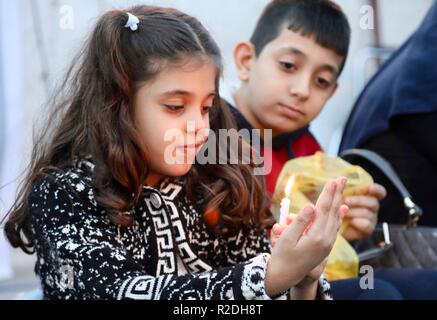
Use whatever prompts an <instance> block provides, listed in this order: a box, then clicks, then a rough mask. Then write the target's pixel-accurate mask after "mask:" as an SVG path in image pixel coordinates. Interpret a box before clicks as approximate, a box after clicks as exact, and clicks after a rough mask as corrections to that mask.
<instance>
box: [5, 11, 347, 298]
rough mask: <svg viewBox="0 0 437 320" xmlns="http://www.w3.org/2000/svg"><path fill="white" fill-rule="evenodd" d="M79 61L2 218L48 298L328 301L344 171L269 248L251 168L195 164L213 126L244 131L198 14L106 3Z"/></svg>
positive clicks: (216, 52)
mask: <svg viewBox="0 0 437 320" xmlns="http://www.w3.org/2000/svg"><path fill="white" fill-rule="evenodd" d="M80 58H81V60H80V63H79V62H76V63H74V64H73V66H72V68H71V69H70V71H69V72H68V73H67V78H66V80H65V82H64V88H69V90H68V91H67V92H66V94H67V95H66V98H65V99H64V100H63V101H61V102H60V103H58V104H57V108H56V111H55V113H54V114H53V116H52V118H51V119H50V120H49V124H52V126H53V123H56V122H55V121H54V120H53V119H56V117H58V116H59V117H60V119H61V121H60V123H59V125H58V126H57V127H56V128H54V129H53V130H54V131H53V132H52V131H50V126H47V129H46V132H45V134H44V135H43V137H42V138H41V140H40V142H39V143H37V144H36V145H35V148H34V151H33V152H34V153H33V157H32V159H33V162H32V164H31V169H30V173H29V175H28V177H27V178H26V180H25V182H24V185H23V189H22V190H21V191H22V192H20V193H19V194H20V196H19V197H18V199H17V200H16V202H15V204H14V206H13V207H12V209H11V214H10V216H9V218H8V221H7V222H6V225H5V232H6V235H7V237H8V239H9V241H10V242H11V244H12V245H13V246H14V247H20V248H22V249H23V250H24V251H26V252H28V253H32V252H33V251H36V253H37V262H36V267H35V271H36V273H37V274H38V276H39V277H40V278H41V284H42V287H43V292H44V297H45V298H56V299H123V298H130V299H188V298H194V299H269V298H286V297H290V293H291V294H292V295H293V297H295V298H315V297H316V292H317V293H318V297H321V298H324V297H327V293H328V289H329V285H328V284H327V283H326V282H325V281H323V278H322V277H320V276H321V270H322V269H323V262H324V260H325V258H326V257H327V255H328V254H329V252H330V250H331V248H332V246H333V243H334V241H335V237H336V232H337V230H338V228H339V226H340V224H341V220H342V217H343V215H344V214H345V211H347V207H340V200H341V193H342V190H343V186H344V182H345V181H344V180H345V179H338V180H337V181H332V182H330V183H328V184H327V186H326V187H325V190H324V191H323V193H322V195H321V196H320V198H319V201H318V203H317V205H316V206H315V207H314V206H313V207H311V206H309V207H307V208H306V209H305V210H303V211H302V212H301V213H300V214H299V216H298V217H297V219H296V220H295V222H293V224H291V226H290V227H288V228H286V229H285V230H284V231H283V232H282V234H281V236H279V237H277V239H276V240H275V241H276V245H275V248H274V250H273V252H272V253H271V254H270V249H271V248H270V243H269V240H268V239H267V237H266V232H265V228H266V227H271V225H272V218H271V216H270V215H269V212H268V210H267V209H266V203H265V202H264V197H263V192H262V185H261V183H260V181H258V180H257V179H256V178H255V176H254V175H253V174H252V170H253V167H254V165H253V164H249V165H246V164H245V165H243V164H238V165H227V164H220V165H218V164H217V165H211V164H206V165H202V166H201V165H198V164H194V165H192V162H193V161H192V160H193V157H194V156H195V155H196V153H197V152H198V151H199V149H200V147H201V146H202V144H203V143H204V142H205V139H206V136H207V135H206V134H205V132H208V130H209V129H210V130H212V131H213V132H218V130H219V129H228V128H233V127H234V125H233V123H232V121H231V119H232V115H231V114H230V113H229V110H227V109H226V108H222V107H221V106H220V104H219V96H218V94H217V93H218V80H219V77H220V74H221V58H220V53H219V49H218V48H217V45H216V44H215V42H214V41H213V40H212V39H211V37H210V35H209V34H208V32H207V31H206V30H205V29H204V27H203V26H202V25H201V24H200V23H199V22H198V21H197V20H196V19H194V18H192V17H190V16H188V15H186V14H183V13H181V12H179V11H176V10H174V9H163V8H157V7H150V6H136V7H133V8H130V9H129V10H127V11H121V10H115V11H110V12H108V13H106V14H104V15H103V16H102V18H101V19H100V20H99V21H98V23H97V25H96V27H95V29H94V32H93V33H92V36H91V38H90V39H89V40H88V43H87V45H86V47H85V50H84V51H83V52H82V54H81V57H80ZM75 67H77V69H75ZM174 129H176V130H178V132H181V133H182V134H181V135H179V136H178V137H177V138H176V139H175V140H174V141H172V142H171V143H170V142H169V141H167V139H165V137H166V135H167V133H168V132H169V130H174ZM187 141H191V142H187ZM168 155H171V156H173V155H179V156H180V155H182V156H183V158H184V159H185V160H186V161H182V162H176V163H175V162H171V161H168V160H169V159H168ZM170 162H171V163H170ZM242 191H243V192H242ZM310 223H312V225H311V228H310V229H309V231H308V232H307V233H305V235H303V236H301V235H302V234H303V233H304V230H305V229H306V227H307V226H308V225H309V224H310ZM319 278H320V279H321V280H320V281H319ZM318 284H322V285H321V286H320V285H318ZM290 289H292V290H290ZM317 289H319V290H317Z"/></svg>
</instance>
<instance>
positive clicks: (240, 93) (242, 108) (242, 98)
mask: <svg viewBox="0 0 437 320" xmlns="http://www.w3.org/2000/svg"><path fill="white" fill-rule="evenodd" d="M232 96H233V98H234V101H235V104H236V105H235V107H236V108H237V110H238V111H239V112H240V113H241V114H242V115H243V117H244V118H245V119H246V120H247V122H249V124H250V125H251V126H252V128H253V129H258V130H260V136H261V137H263V136H264V127H263V125H262V124H261V123H260V121H259V120H258V118H257V117H256V116H255V114H254V113H253V112H252V109H251V108H250V99H249V92H248V90H247V88H246V87H245V86H244V84H243V85H241V86H240V87H239V88H238V90H237V91H235V92H234V93H233V94H232Z"/></svg>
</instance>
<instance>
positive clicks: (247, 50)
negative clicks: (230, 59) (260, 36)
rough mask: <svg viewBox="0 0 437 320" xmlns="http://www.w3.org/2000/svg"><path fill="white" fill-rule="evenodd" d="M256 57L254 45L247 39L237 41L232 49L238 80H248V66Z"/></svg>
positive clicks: (250, 65) (249, 66)
mask: <svg viewBox="0 0 437 320" xmlns="http://www.w3.org/2000/svg"><path fill="white" fill-rule="evenodd" d="M255 59H256V52H255V47H254V46H253V44H252V43H251V42H249V41H241V42H239V43H237V45H236V46H235V49H234V62H235V66H236V68H237V74H238V78H239V79H240V81H248V80H249V77H250V68H251V67H252V63H253V62H254V61H255Z"/></svg>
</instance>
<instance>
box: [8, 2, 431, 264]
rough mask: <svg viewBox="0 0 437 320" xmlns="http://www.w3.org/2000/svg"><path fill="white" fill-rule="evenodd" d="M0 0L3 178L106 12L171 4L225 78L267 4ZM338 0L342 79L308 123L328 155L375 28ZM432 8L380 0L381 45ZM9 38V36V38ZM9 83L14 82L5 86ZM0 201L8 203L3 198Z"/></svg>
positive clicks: (356, 8)
mask: <svg viewBox="0 0 437 320" xmlns="http://www.w3.org/2000/svg"><path fill="white" fill-rule="evenodd" d="M0 1H1V4H2V7H1V12H0V14H1V18H2V21H1V29H0V33H1V35H2V37H0V39H1V38H3V45H2V47H1V50H2V52H3V60H5V59H7V61H3V62H2V63H3V64H4V65H5V66H9V67H8V68H6V70H3V79H6V81H8V82H9V84H10V85H9V88H10V89H11V88H12V89H11V90H12V91H13V92H14V97H15V99H16V100H15V101H14V102H12V104H11V103H10V104H9V112H10V113H9V116H10V117H13V118H14V120H9V119H10V118H7V119H8V120H7V121H8V124H7V125H6V127H7V128H8V130H9V133H8V134H9V136H8V137H9V138H8V139H9V140H10V141H8V143H9V146H11V145H12V146H16V149H15V151H14V152H15V153H14V155H13V156H11V157H7V159H6V161H7V163H6V164H4V166H3V169H2V170H3V172H8V174H9V176H11V175H14V174H16V173H17V172H19V171H20V170H21V169H23V168H24V165H25V164H26V163H27V161H28V157H29V154H30V150H31V143H32V128H33V124H34V123H36V121H37V120H38V119H39V118H41V115H43V114H44V111H43V108H42V107H43V106H44V103H45V101H46V99H47V98H48V95H49V94H50V91H51V89H52V88H53V86H54V85H55V84H56V81H57V79H59V78H60V77H61V76H62V74H63V72H64V71H65V69H66V68H67V66H68V65H69V62H70V59H71V58H72V56H73V55H74V53H76V52H77V50H78V49H79V48H80V46H81V44H82V42H83V40H84V37H85V36H86V35H87V33H88V32H89V31H90V29H91V28H92V26H93V23H94V22H95V21H96V18H97V17H98V15H99V14H100V13H102V12H103V11H105V10H107V9H110V8H114V7H126V6H129V5H131V4H136V3H147V4H155V5H162V6H171V7H176V8H178V9H180V10H182V11H185V12H187V13H190V14H192V15H194V16H196V17H197V18H199V19H200V21H202V22H203V24H204V25H205V26H206V27H207V28H208V29H209V30H210V32H211V33H212V35H213V36H214V37H215V39H216V40H217V42H218V44H219V45H220V47H221V49H222V53H223V56H224V59H225V78H226V80H235V79H236V76H235V70H234V67H233V62H232V50H233V47H234V45H235V43H236V42H237V41H238V40H241V39H248V38H249V36H250V34H251V31H252V29H253V28H254V25H255V21H256V19H257V17H258V16H259V14H260V13H261V10H262V8H263V7H264V6H265V4H266V3H268V0H239V1H235V0H151V1H121V0H118V1H116V0H112V1H111V0H69V1H61V0H19V1H7V0H0ZM336 2H337V3H339V4H340V5H341V7H342V8H343V9H344V11H345V13H346V15H347V16H348V18H349V21H350V24H351V27H352V43H351V48H350V56H349V58H348V62H347V64H346V67H345V70H344V72H343V75H342V76H341V78H340V88H339V90H338V92H337V94H336V95H335V96H334V98H333V99H332V100H331V101H330V102H329V103H328V105H327V106H326V108H325V110H324V111H323V112H322V114H321V115H320V117H319V118H318V119H317V120H316V121H315V122H314V124H313V126H312V129H313V132H314V133H315V135H316V137H317V138H318V139H319V140H320V142H321V144H322V146H323V147H324V148H325V149H326V150H328V151H329V152H330V153H334V152H335V151H336V149H335V143H331V141H332V137H333V135H335V132H337V135H339V134H340V132H341V130H339V128H340V129H341V128H342V126H343V124H344V122H345V120H346V118H347V115H348V113H349V111H350V108H351V107H352V105H353V102H354V99H355V94H356V93H355V92H354V80H353V79H354V70H353V66H354V62H355V61H356V59H357V58H358V57H359V52H360V51H361V50H362V49H363V48H366V47H368V46H371V45H373V30H364V29H362V28H360V19H361V18H362V16H363V15H362V13H360V8H362V6H363V5H366V4H368V3H367V1H366V0H338V1H336ZM431 3H432V0H417V1H408V0H380V1H379V8H380V10H381V19H380V27H381V40H382V44H383V45H386V46H392V47H397V46H399V45H400V44H401V43H402V42H403V41H404V40H405V39H406V38H407V37H408V36H409V35H410V34H411V33H412V31H413V30H414V29H415V28H416V27H417V26H418V25H419V23H420V21H421V19H422V17H423V16H424V14H425V13H426V11H427V10H428V8H429V7H430V5H431ZM7 4H8V6H7ZM65 10H67V11H68V10H72V11H71V12H72V13H73V16H72V17H73V20H72V22H73V28H72V29H68V28H67V29H65V28H61V27H60V24H62V23H63V20H62V19H63V18H65V15H66V12H67V11H65ZM64 22H65V21H64ZM11 33H12V34H15V36H13V37H11V36H10V34H11ZM8 35H9V36H8ZM5 39H6V40H5ZM10 79H13V80H14V81H16V82H10ZM11 81H12V80H11ZM0 83H1V82H0ZM3 83H4V82H3ZM0 110H1V109H0ZM11 114H13V116H11ZM0 116H5V115H4V114H3V115H1V114H0ZM11 121H13V123H12V122H11ZM0 123H1V122H0ZM17 123H18V125H17ZM336 130H337V131H336ZM0 141H1V140H0ZM6 147H7V145H0V148H3V149H4V148H6ZM0 179H1V180H0V185H3V184H4V183H5V182H6V181H8V180H7V179H9V177H8V178H7V179H6V180H5V177H4V176H3V177H2V176H0ZM10 194H11V193H9V195H10ZM2 197H5V195H4V194H3V195H2ZM1 200H2V201H3V202H4V201H10V199H9V198H8V199H5V198H3V199H1ZM4 203H5V202H4ZM0 210H1V211H0V216H1V215H2V214H4V210H5V207H4V206H3V207H0ZM1 243H2V240H1V238H0V265H1V263H2V261H3V263H4V262H5V261H6V258H1V254H3V255H4V254H5V252H6V250H5V248H4V243H3V245H2V244H1ZM2 246H3V247H2ZM6 254H7V253H6Z"/></svg>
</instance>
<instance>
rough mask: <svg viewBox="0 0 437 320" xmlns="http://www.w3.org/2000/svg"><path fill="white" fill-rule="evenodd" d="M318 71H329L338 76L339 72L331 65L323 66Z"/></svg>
mask: <svg viewBox="0 0 437 320" xmlns="http://www.w3.org/2000/svg"><path fill="white" fill-rule="evenodd" d="M320 69H321V70H327V71H330V72H332V73H333V74H336V75H338V72H339V70H338V68H337V67H335V66H333V65H332V64H324V65H322V66H321V67H320Z"/></svg>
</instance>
